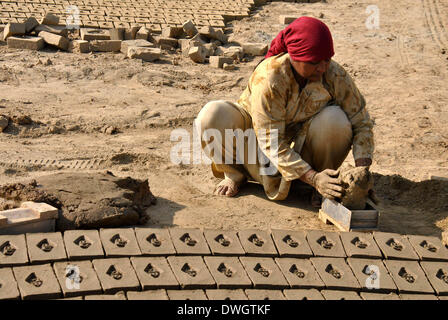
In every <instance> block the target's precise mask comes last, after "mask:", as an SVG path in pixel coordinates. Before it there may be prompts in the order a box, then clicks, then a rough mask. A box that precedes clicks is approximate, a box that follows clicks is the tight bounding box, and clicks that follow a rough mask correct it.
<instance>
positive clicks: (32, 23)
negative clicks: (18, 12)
mask: <svg viewBox="0 0 448 320" xmlns="http://www.w3.org/2000/svg"><path fill="white" fill-rule="evenodd" d="M38 25H39V22H37V20H36V18H34V17H30V18H28V19H26V20H25V31H26V33H29V32H31V31H33V30H34V28H36V27H37V26H38Z"/></svg>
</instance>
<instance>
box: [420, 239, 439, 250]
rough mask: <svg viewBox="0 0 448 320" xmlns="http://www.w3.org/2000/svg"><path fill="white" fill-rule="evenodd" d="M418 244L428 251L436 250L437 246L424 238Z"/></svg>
mask: <svg viewBox="0 0 448 320" xmlns="http://www.w3.org/2000/svg"><path fill="white" fill-rule="evenodd" d="M420 246H421V247H423V248H425V249H426V250H428V251H431V252H437V247H436V246H435V245H433V244H432V243H430V242H428V241H426V240H424V241H423V242H422V243H420Z"/></svg>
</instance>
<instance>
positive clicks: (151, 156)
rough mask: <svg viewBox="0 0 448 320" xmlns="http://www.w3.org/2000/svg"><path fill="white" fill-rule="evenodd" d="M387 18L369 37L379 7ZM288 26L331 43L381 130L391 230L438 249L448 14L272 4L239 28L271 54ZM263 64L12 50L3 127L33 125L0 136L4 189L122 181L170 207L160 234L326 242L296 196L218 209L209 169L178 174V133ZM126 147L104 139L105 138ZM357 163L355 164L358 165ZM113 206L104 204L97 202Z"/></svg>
mask: <svg viewBox="0 0 448 320" xmlns="http://www.w3.org/2000/svg"><path fill="white" fill-rule="evenodd" d="M371 4H375V5H377V6H378V8H379V10H380V28H379V29H377V30H369V29H368V28H367V27H366V25H365V21H366V19H367V17H368V15H369V14H368V13H366V8H367V6H369V5H371ZM281 14H291V15H297V16H301V15H308V16H314V17H319V18H321V19H322V21H324V22H325V23H326V24H327V25H328V26H329V27H330V29H331V31H332V34H333V37H334V43H335V51H336V55H335V57H334V60H336V61H337V62H339V63H340V64H341V65H343V66H344V67H345V68H346V70H347V71H348V72H349V73H350V74H351V75H352V76H353V77H354V79H355V81H356V84H357V85H358V87H359V88H360V90H361V92H362V93H363V94H364V96H365V98H366V100H367V103H368V104H367V107H368V110H369V112H370V114H371V116H372V118H373V119H374V122H375V128H374V134H375V144H376V149H375V154H374V161H373V165H372V167H371V170H372V172H374V173H375V179H376V182H375V190H376V192H377V193H378V195H379V197H380V199H381V200H382V202H381V204H380V206H379V208H380V210H381V214H382V215H381V221H380V230H381V231H390V232H399V233H403V234H423V235H435V236H440V233H441V231H442V230H448V181H446V180H443V179H436V178H434V179H431V178H430V177H431V176H438V177H448V126H447V123H448V107H447V105H448V90H447V89H448V3H447V2H446V1H442V0H414V1H406V0H395V1H389V0H377V1H374V3H373V2H372V1H370V0H368V1H365V0H362V1H356V2H353V1H351V0H328V1H327V3H313V4H301V3H285V2H273V3H269V4H267V5H265V6H263V7H262V8H260V9H259V10H258V11H257V12H256V13H255V14H254V15H253V16H252V17H250V18H246V19H244V20H241V21H235V22H232V23H230V25H229V27H230V28H232V29H233V36H232V37H234V38H235V39H237V40H238V39H239V40H244V41H246V42H266V43H270V41H271V40H272V39H273V37H274V36H275V35H276V34H277V33H278V32H279V31H280V30H281V29H282V28H283V27H284V26H283V25H280V24H279V21H278V16H279V15H281ZM259 61H260V57H258V58H255V59H253V60H252V61H250V62H248V63H241V64H239V65H238V69H237V70H234V71H224V70H222V69H214V68H212V67H210V66H209V65H201V64H195V63H194V62H192V61H190V60H188V59H186V58H184V57H182V56H181V54H166V55H164V57H163V59H162V60H161V61H159V62H157V63H142V62H141V61H140V60H130V59H125V58H124V55H123V54H121V53H119V54H112V53H105V54H84V55H77V54H70V53H65V52H56V51H54V50H51V49H46V50H45V51H40V52H31V51H20V50H13V49H8V48H7V47H6V46H5V44H4V43H2V44H1V45H0V114H6V115H9V116H23V115H27V116H29V117H31V119H32V120H33V123H32V124H28V125H18V124H16V125H13V127H12V128H9V129H8V130H7V131H6V132H4V133H0V139H1V140H0V154H1V156H0V184H4V183H11V182H16V181H23V180H25V181H26V180H29V179H30V178H35V179H38V178H39V177H40V176H42V175H47V174H49V173H52V172H54V171H55V170H58V171H80V172H89V171H91V172H93V171H98V170H110V171H112V172H113V173H114V174H115V175H117V176H132V177H134V178H139V179H142V178H147V179H149V183H150V186H151V191H152V192H153V193H154V195H155V196H156V197H157V199H158V203H157V205H156V206H153V207H151V208H150V209H149V211H148V213H149V216H150V221H149V222H148V224H149V225H154V226H181V227H201V228H219V229H246V228H260V229H268V228H273V229H274V228H279V229H327V230H335V229H334V227H333V226H329V225H325V224H323V223H322V222H320V221H319V220H318V218H317V210H316V209H313V208H312V207H311V206H310V205H309V202H308V196H309V190H307V189H304V188H300V187H299V188H295V189H294V190H293V191H292V192H291V194H290V196H289V197H288V199H287V200H285V201H281V202H272V201H269V200H268V199H267V198H266V196H265V195H264V193H263V190H262V187H261V186H260V185H256V184H251V185H248V186H246V187H245V188H243V190H242V192H241V193H240V195H239V196H237V197H236V198H224V197H220V196H216V195H213V189H214V187H215V185H216V184H217V182H218V179H215V178H214V177H213V176H212V174H211V172H210V169H209V166H208V165H175V164H173V163H171V161H170V150H171V149H172V147H173V146H174V145H175V144H176V142H172V141H170V134H171V132H172V130H173V129H175V128H184V129H186V130H188V131H191V130H192V123H193V119H194V118H195V117H196V115H197V113H198V112H199V110H200V109H201V107H202V106H203V105H204V104H205V103H207V102H208V101H210V100H215V99H226V100H230V101H236V100H237V99H238V97H239V95H240V94H241V93H242V91H243V89H244V88H245V86H246V84H247V81H248V78H249V76H250V74H251V72H252V70H253V68H254V67H255V66H256V64H257V63H258V62H259ZM108 128H109V130H110V131H112V130H113V129H115V130H116V131H117V133H116V134H109V133H104V131H106V129H108ZM347 161H350V162H352V163H353V158H352V156H351V154H350V155H349V157H348V159H347ZM99 192H101V190H99Z"/></svg>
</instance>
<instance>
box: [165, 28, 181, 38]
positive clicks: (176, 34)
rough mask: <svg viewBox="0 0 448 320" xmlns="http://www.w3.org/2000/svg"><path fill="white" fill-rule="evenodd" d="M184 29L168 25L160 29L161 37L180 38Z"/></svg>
mask: <svg viewBox="0 0 448 320" xmlns="http://www.w3.org/2000/svg"><path fill="white" fill-rule="evenodd" d="M184 34H185V33H184V29H183V28H178V27H168V28H164V29H162V37H166V38H181V37H183V36H184Z"/></svg>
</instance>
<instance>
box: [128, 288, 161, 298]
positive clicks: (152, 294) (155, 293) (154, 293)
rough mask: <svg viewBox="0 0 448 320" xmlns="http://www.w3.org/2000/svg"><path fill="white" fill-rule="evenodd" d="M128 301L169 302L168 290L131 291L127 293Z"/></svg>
mask: <svg viewBox="0 0 448 320" xmlns="http://www.w3.org/2000/svg"><path fill="white" fill-rule="evenodd" d="M126 296H127V298H128V300H169V299H168V295H167V294H166V290H164V289H160V290H148V291H143V292H138V291H129V292H127V293H126Z"/></svg>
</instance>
